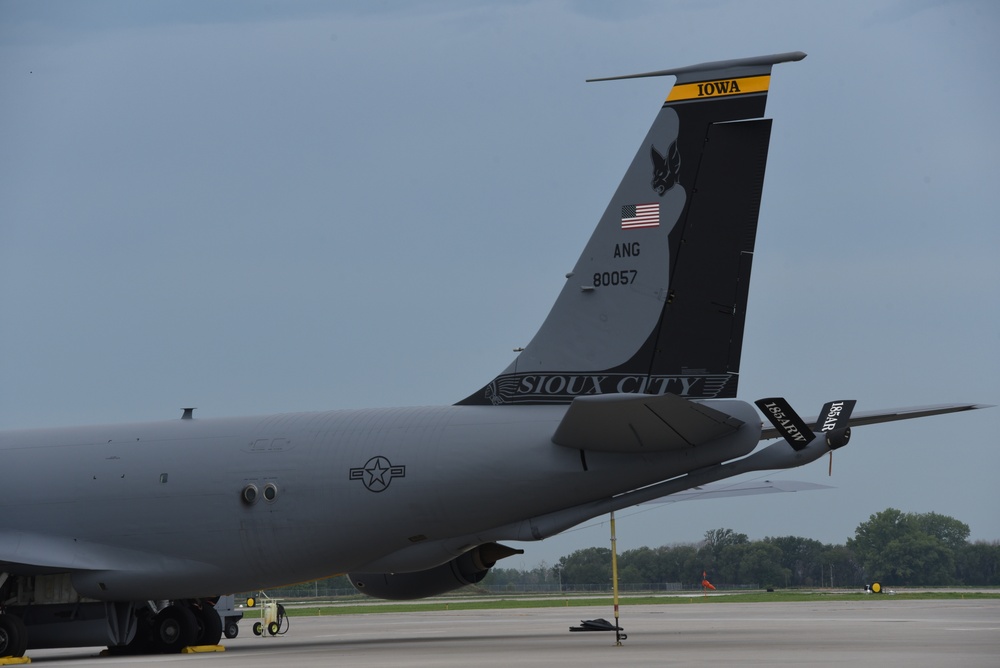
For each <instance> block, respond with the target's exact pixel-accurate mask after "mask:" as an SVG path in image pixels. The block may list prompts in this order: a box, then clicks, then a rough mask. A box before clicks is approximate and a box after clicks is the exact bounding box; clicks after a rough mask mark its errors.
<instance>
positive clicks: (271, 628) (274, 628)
mask: <svg viewBox="0 0 1000 668" xmlns="http://www.w3.org/2000/svg"><path fill="white" fill-rule="evenodd" d="M267 632H268V633H270V634H271V635H272V636H276V635H278V622H271V623H270V624H268V625H267Z"/></svg>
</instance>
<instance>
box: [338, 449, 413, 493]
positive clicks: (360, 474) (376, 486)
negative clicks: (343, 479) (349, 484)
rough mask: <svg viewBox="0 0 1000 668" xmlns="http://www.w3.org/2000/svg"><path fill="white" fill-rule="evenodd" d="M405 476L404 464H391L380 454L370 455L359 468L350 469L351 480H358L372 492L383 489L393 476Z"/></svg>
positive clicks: (387, 485)
mask: <svg viewBox="0 0 1000 668" xmlns="http://www.w3.org/2000/svg"><path fill="white" fill-rule="evenodd" d="M405 477H406V467H405V466H393V465H392V464H390V463H389V460H388V459H386V458H385V457H383V456H381V455H379V456H377V457H372V458H371V459H369V460H368V462H367V463H366V464H365V465H364V466H362V467H361V468H356V469H351V480H360V481H361V482H362V483H364V486H365V487H366V488H367V489H368V490H369V491H372V492H381V491H384V490H385V489H386V488H388V487H389V483H391V482H392V479H393V478H405Z"/></svg>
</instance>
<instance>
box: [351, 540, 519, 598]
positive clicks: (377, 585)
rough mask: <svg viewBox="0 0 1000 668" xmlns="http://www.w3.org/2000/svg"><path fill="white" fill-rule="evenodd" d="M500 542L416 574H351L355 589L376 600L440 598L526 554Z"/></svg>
mask: <svg viewBox="0 0 1000 668" xmlns="http://www.w3.org/2000/svg"><path fill="white" fill-rule="evenodd" d="M523 553H524V550H516V549H514V548H512V547H507V546H506V545H500V544H499V543H486V544H485V545H480V546H479V547H476V548H473V549H472V550H469V551H468V552H466V553H465V554H462V555H459V556H458V557H455V558H454V559H452V560H451V561H449V562H447V563H444V564H441V565H440V566H435V567H434V568H430V569H427V570H425V571H417V572H415V573H348V574H347V577H348V579H349V580H350V581H351V584H352V585H354V588H355V589H357V590H358V591H360V592H361V593H362V594H368V595H369V596H374V597H375V598H384V599H389V600H395V601H406V600H410V599H415V598H426V597H428V596H437V595H438V594H444V593H445V592H449V591H453V590H455V589H458V588H459V587H464V586H466V585H470V584H476V583H477V582H481V581H482V579H483V578H484V577H486V574H487V573H489V571H490V569H491V568H493V566H494V564H496V562H497V561H499V560H500V559H503V558H505V557H509V556H511V555H512V554H523Z"/></svg>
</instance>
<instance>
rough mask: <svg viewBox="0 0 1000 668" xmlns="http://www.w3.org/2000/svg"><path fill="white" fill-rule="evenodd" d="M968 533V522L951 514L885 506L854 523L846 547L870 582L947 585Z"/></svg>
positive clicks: (950, 580)
mask: <svg viewBox="0 0 1000 668" xmlns="http://www.w3.org/2000/svg"><path fill="white" fill-rule="evenodd" d="M968 535H969V527H968V525H966V524H965V523H963V522H959V521H958V520H956V519H954V518H951V517H947V516H945V515H938V514H937V513H926V514H917V513H904V512H902V511H900V510H897V509H895V508H887V509H885V510H883V511H882V512H880V513H875V514H874V515H872V516H871V517H870V518H869V519H868V521H867V522H862V523H861V524H859V525H858V527H857V529H855V531H854V538H853V539H849V540H848V541H847V546H848V547H849V548H850V549H851V550H853V551H854V553H855V555H857V557H858V560H859V561H860V562H861V565H862V566H863V567H864V571H865V573H866V575H867V576H868V577H869V578H870V579H872V580H884V581H886V582H891V583H894V584H900V585H904V584H919V585H928V584H951V583H953V582H954V581H955V573H956V570H955V564H956V562H955V558H956V555H957V553H958V551H959V550H961V547H962V545H964V544H965V539H966V537H968Z"/></svg>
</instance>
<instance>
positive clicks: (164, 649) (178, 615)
mask: <svg viewBox="0 0 1000 668" xmlns="http://www.w3.org/2000/svg"><path fill="white" fill-rule="evenodd" d="M216 617H218V615H216ZM197 636H198V621H197V620H196V619H195V616H194V613H193V612H191V610H189V609H188V608H185V607H183V606H179V605H170V606H167V607H166V608H164V609H163V610H161V611H160V614H158V615H156V618H155V619H154V620H153V645H154V647H156V649H157V650H158V651H159V652H160V653H162V654H176V653H178V652H180V651H181V650H182V649H184V648H185V647H188V646H189V645H193V644H194V643H195V640H196V638H197Z"/></svg>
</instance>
